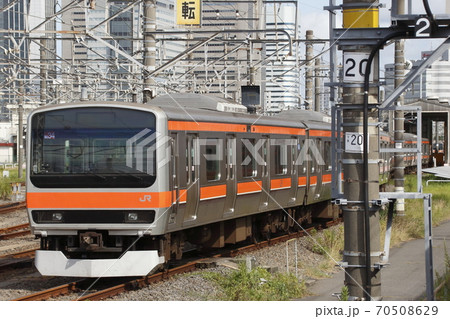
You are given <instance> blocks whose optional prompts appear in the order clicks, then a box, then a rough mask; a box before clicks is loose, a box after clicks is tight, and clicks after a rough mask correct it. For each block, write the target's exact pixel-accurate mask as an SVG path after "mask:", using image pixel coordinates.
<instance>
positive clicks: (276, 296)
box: [203, 264, 306, 301]
mask: <svg viewBox="0 0 450 319" xmlns="http://www.w3.org/2000/svg"><path fill="white" fill-rule="evenodd" d="M203 276H204V277H205V278H206V279H208V280H212V281H213V282H215V283H216V284H217V285H218V286H219V287H220V288H221V290H222V292H223V293H222V294H221V295H222V296H223V297H222V298H223V300H233V301H282V300H292V299H294V298H301V297H303V296H304V295H305V294H306V287H305V284H304V283H301V282H299V281H298V280H297V278H295V276H294V275H292V274H285V273H277V274H271V273H269V272H268V271H267V270H265V269H263V268H255V269H253V270H251V271H247V268H246V266H245V264H241V265H240V267H239V270H237V271H233V272H231V273H230V274H227V275H223V274H219V273H213V272H206V273H204V274H203Z"/></svg>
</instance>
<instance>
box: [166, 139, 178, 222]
mask: <svg viewBox="0 0 450 319" xmlns="http://www.w3.org/2000/svg"><path fill="white" fill-rule="evenodd" d="M171 137H172V139H171V142H170V151H171V153H170V168H169V174H170V177H171V178H170V191H171V195H172V196H171V197H172V201H171V202H172V210H171V212H170V217H169V224H173V223H175V219H176V214H177V212H178V207H179V205H180V181H179V175H178V167H179V166H178V163H179V156H178V133H172V134H171Z"/></svg>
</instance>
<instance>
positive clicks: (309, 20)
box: [298, 0, 445, 77]
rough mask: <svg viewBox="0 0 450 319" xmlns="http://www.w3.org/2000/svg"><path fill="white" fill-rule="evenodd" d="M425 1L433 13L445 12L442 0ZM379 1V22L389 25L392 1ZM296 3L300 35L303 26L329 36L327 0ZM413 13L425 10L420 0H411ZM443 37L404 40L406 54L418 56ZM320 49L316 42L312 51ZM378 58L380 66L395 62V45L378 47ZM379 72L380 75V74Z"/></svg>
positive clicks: (339, 24)
mask: <svg viewBox="0 0 450 319" xmlns="http://www.w3.org/2000/svg"><path fill="white" fill-rule="evenodd" d="M342 2H343V1H342V0H337V1H336V3H337V5H340V4H342ZM405 2H406V3H408V0H405ZM428 2H429V5H430V8H431V11H432V13H433V14H435V15H437V14H445V0H429V1H428ZM380 3H382V4H384V8H380V26H381V27H389V26H390V25H391V17H390V14H391V13H390V8H391V1H387V0H381V1H380ZM298 4H299V10H300V28H301V38H305V33H306V30H313V31H314V36H315V38H320V39H328V38H329V26H328V16H329V13H328V11H325V10H324V9H323V7H324V6H328V5H329V0H315V1H310V0H298ZM336 13H337V15H336V18H337V19H336V21H337V22H336V25H337V27H338V28H340V27H342V12H341V11H336ZM412 13H413V14H425V9H424V7H423V2H422V0H412ZM443 41H444V39H425V40H417V39H413V40H407V41H406V43H405V58H406V59H407V60H419V59H420V58H421V51H428V50H433V49H436V48H437V47H438V46H439V45H440V44H441V43H442V42H443ZM322 49H323V45H315V47H314V50H315V54H318V53H319V52H320V51H321V50H322ZM338 59H339V58H338ZM324 61H325V62H326V61H328V54H325V55H324ZM338 61H340V60H338ZM380 62H381V68H383V67H384V64H386V63H393V62H394V45H390V46H388V47H386V48H385V49H384V50H382V51H381V53H380ZM381 76H382V77H383V74H381Z"/></svg>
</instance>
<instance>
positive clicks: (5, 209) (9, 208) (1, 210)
mask: <svg viewBox="0 0 450 319" xmlns="http://www.w3.org/2000/svg"><path fill="white" fill-rule="evenodd" d="M26 207H27V202H26V201H23V202H15V203H11V204H7V205H2V206H0V214H6V213H10V212H13V211H15V210H18V209H22V208H26Z"/></svg>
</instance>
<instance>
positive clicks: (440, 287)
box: [434, 244, 450, 301]
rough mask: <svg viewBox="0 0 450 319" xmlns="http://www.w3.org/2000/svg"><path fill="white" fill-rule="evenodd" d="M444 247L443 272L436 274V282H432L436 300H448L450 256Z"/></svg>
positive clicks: (449, 291) (449, 296)
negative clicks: (435, 290)
mask: <svg viewBox="0 0 450 319" xmlns="http://www.w3.org/2000/svg"><path fill="white" fill-rule="evenodd" d="M444 249H445V272H444V273H443V274H442V275H440V274H436V283H435V284H434V287H436V288H435V289H437V292H436V300H438V301H450V256H449V255H448V253H447V246H446V245H445V244H444Z"/></svg>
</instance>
